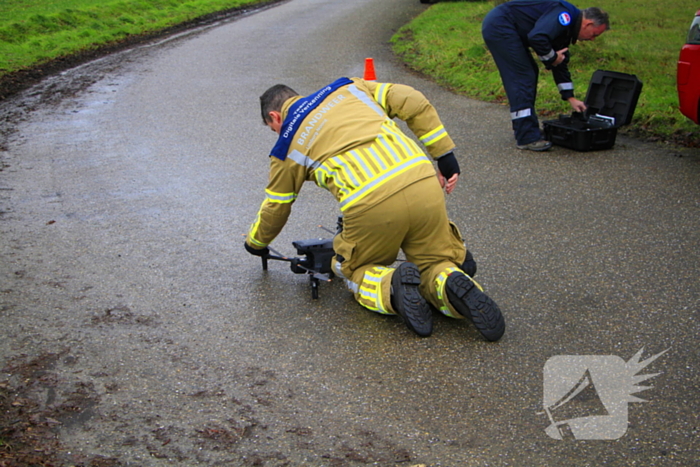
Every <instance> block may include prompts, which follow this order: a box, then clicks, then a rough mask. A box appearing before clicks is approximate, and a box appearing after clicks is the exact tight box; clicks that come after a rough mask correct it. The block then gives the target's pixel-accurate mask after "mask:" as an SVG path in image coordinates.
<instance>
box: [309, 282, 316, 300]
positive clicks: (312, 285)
mask: <svg viewBox="0 0 700 467" xmlns="http://www.w3.org/2000/svg"><path fill="white" fill-rule="evenodd" d="M309 279H310V280H311V298H313V299H317V298H318V279H316V278H315V277H314V276H309Z"/></svg>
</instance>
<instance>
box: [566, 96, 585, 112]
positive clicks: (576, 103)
mask: <svg viewBox="0 0 700 467" xmlns="http://www.w3.org/2000/svg"><path fill="white" fill-rule="evenodd" d="M568 101H569V104H571V108H572V109H574V111H575V112H581V113H583V112H585V111H586V104H584V103H583V102H581V101H580V100H578V99H576V98H575V97H570V98H569V99H568Z"/></svg>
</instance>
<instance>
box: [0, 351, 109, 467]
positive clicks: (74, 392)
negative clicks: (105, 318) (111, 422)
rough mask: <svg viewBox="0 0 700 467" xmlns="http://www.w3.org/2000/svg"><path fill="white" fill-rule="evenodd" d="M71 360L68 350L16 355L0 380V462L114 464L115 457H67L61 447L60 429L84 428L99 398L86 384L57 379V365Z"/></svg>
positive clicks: (101, 466)
mask: <svg viewBox="0 0 700 467" xmlns="http://www.w3.org/2000/svg"><path fill="white" fill-rule="evenodd" d="M60 361H63V364H67V365H70V364H72V358H71V356H70V349H68V348H66V349H64V350H61V351H59V352H56V353H44V354H41V355H39V356H37V357H34V358H29V357H27V356H25V355H19V356H15V357H13V358H11V359H10V361H9V362H8V364H7V365H6V366H5V367H4V368H3V369H2V372H3V378H4V380H3V381H2V382H0V410H1V412H0V466H3V467H14V466H30V465H31V466H58V465H66V464H70V465H75V466H90V467H112V466H118V465H121V464H120V463H119V461H118V460H116V459H108V458H104V457H100V456H93V457H86V456H71V455H68V454H66V453H65V452H63V451H62V449H61V445H60V443H59V440H58V431H57V430H58V427H61V426H62V427H64V428H66V429H71V428H76V427H80V426H82V425H83V424H84V423H86V422H87V421H88V420H90V419H91V418H92V417H93V416H94V415H95V407H96V406H97V405H98V404H99V402H100V398H99V396H98V395H97V393H96V391H95V388H94V387H93V385H92V384H90V383H82V382H78V381H75V382H72V383H69V384H66V383H67V382H65V381H60V380H59V376H58V374H57V373H56V372H55V371H53V370H54V369H55V367H56V365H57V364H58V363H59V362H60Z"/></svg>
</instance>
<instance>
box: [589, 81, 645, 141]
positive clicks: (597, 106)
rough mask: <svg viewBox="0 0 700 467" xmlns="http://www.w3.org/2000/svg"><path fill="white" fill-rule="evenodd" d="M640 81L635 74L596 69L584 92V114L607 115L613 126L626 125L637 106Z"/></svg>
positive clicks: (640, 87)
mask: <svg viewBox="0 0 700 467" xmlns="http://www.w3.org/2000/svg"><path fill="white" fill-rule="evenodd" d="M641 92H642V82H641V81H640V80H639V79H638V78H637V77H636V76H635V75H629V74H627V73H619V72H617V71H605V70H597V71H596V72H595V73H593V76H592V77H591V82H590V84H589V86H588V92H587V93H586V100H585V101H584V102H585V103H586V107H587V110H586V115H587V116H590V115H595V114H599V115H607V116H608V117H613V118H614V119H615V126H616V127H619V126H622V125H628V124H629V123H630V122H631V121H632V116H633V115H634V109H635V108H636V107H637V100H638V99H639V94H640V93H641Z"/></svg>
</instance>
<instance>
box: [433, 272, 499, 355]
mask: <svg viewBox="0 0 700 467" xmlns="http://www.w3.org/2000/svg"><path fill="white" fill-rule="evenodd" d="M445 289H446V290H447V299H448V300H449V301H450V303H451V304H452V306H454V307H455V308H456V309H457V311H458V312H459V314H461V315H462V316H464V317H465V318H467V319H469V320H470V321H471V322H472V323H473V324H474V327H475V328H476V329H477V331H479V332H480V333H481V335H482V336H484V338H485V339H486V340H488V341H492V342H493V341H497V340H498V339H500V338H501V337H502V336H503V334H504V333H505V331H506V321H505V319H504V318H503V314H502V313H501V309H500V308H499V307H498V305H497V304H496V302H494V301H493V300H492V299H491V298H490V297H489V296H488V295H486V294H485V293H484V292H482V291H481V290H479V288H478V287H477V286H476V285H475V284H474V282H473V281H472V280H471V279H469V278H468V277H467V276H466V275H464V274H459V273H452V274H451V275H450V277H448V278H447V284H445Z"/></svg>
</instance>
